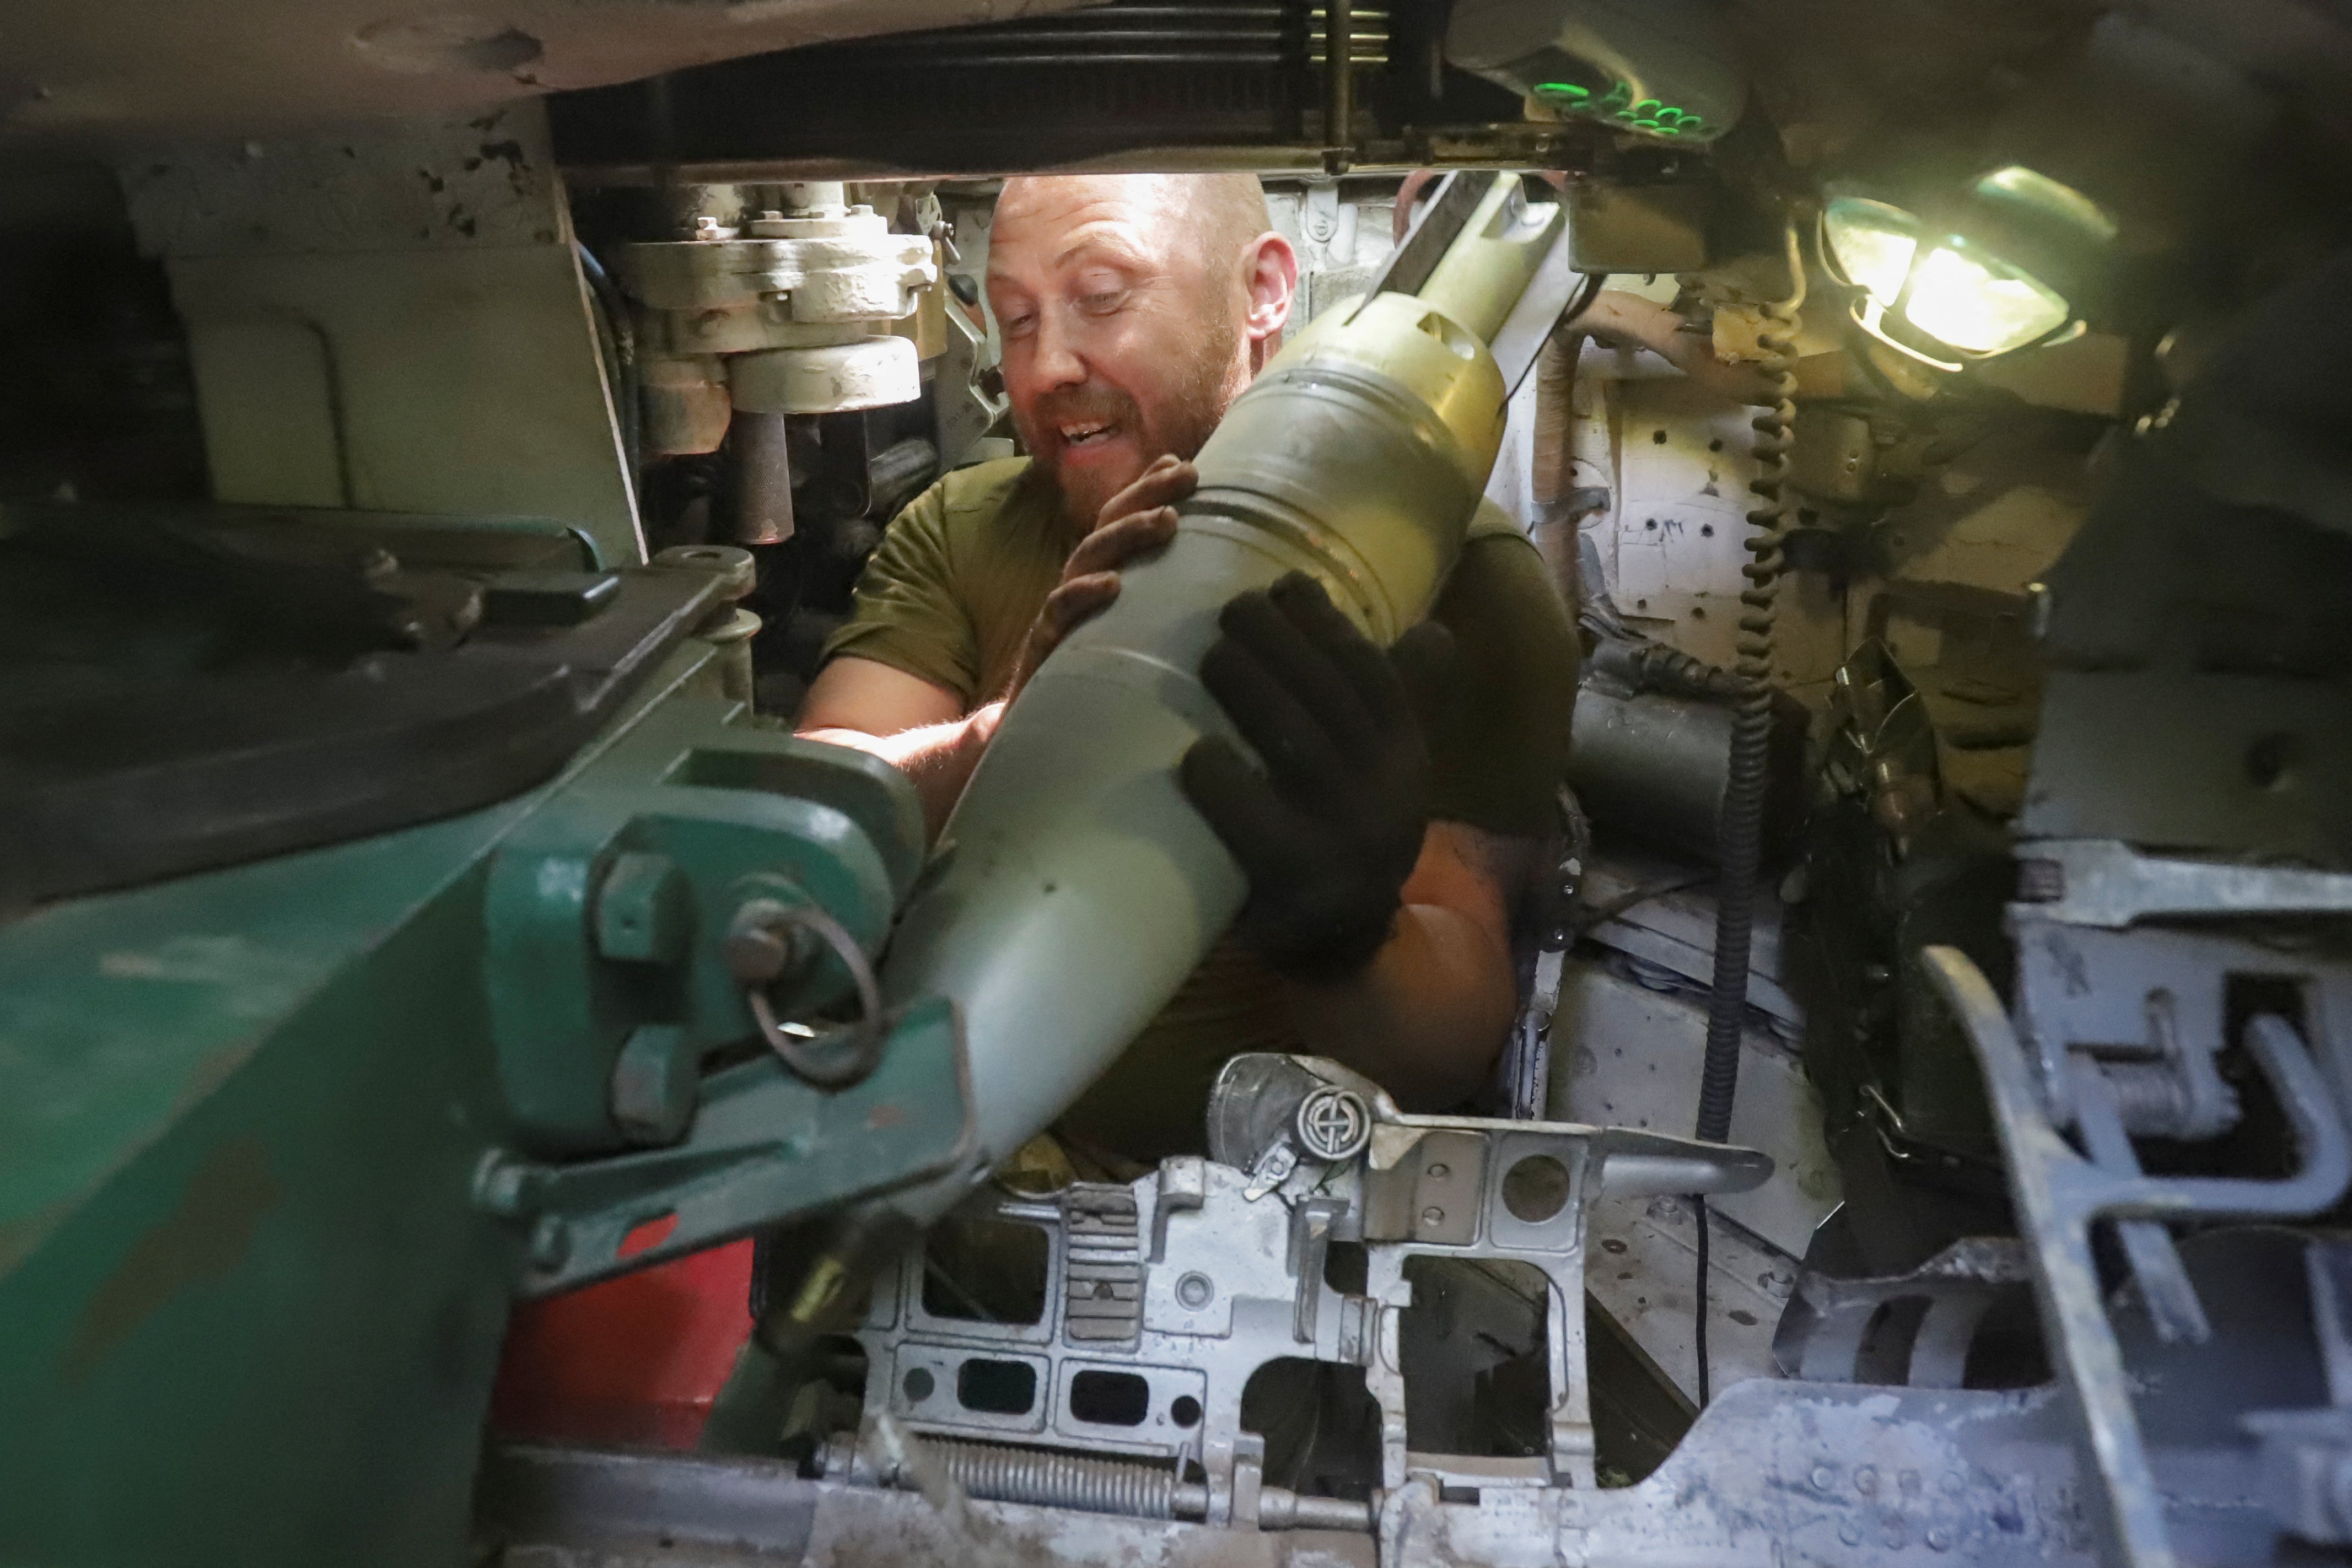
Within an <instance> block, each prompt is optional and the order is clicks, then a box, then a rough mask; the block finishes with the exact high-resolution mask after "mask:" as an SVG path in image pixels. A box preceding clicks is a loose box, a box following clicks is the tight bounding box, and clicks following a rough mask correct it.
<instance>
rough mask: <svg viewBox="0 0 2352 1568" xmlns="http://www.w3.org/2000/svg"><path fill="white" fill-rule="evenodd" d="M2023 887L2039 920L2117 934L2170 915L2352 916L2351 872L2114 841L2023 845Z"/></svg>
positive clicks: (2020, 867)
mask: <svg viewBox="0 0 2352 1568" xmlns="http://www.w3.org/2000/svg"><path fill="white" fill-rule="evenodd" d="M2018 889H2019V893H2020V895H2021V897H2020V902H2021V903H2022V904H2025V905H2026V906H2027V907H2028V908H2029V909H2030V910H2031V912H2032V915H2035V916H2036V917H2038V918H2040V919H2042V920H2051V921H2057V922H2059V923H2061V924H2063V925H2096V926H2103V927H2105V928H2106V929H2108V930H2112V931H2120V930H2122V929H2123V928H2124V927H2125V926H2127V925H2133V924H2134V923H2136V922H2137V921H2141V920H2148V919H2155V918H2159V917H2162V916H2167V915H2179V916H2191V915H2205V916H2211V915H2352V874H2347V873H2342V872H2326V871H2305V870H2302V869H2299V868H2296V867H2291V866H2263V865H2239V864H2232V863H2230V862H2221V861H2192V860H2177V859H2170V858H2165V857H2159V856H2156V855H2144V854H2141V853H2140V852H2138V851H2137V850H2135V849H2133V848H2132V847H2131V846H2130V845H2129V844H2126V843H2123V842H2121V841H2117V840H2115V839H2044V840H2042V841H2038V842H2034V843H2029V844H2024V845H2021V846H2020V848H2019V850H2018Z"/></svg>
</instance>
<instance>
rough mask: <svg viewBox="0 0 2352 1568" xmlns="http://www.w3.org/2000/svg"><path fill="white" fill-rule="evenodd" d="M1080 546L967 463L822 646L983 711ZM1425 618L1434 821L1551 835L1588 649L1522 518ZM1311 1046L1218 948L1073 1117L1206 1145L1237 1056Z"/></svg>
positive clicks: (1251, 972) (1032, 501)
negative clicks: (1448, 680) (1429, 630)
mask: <svg viewBox="0 0 2352 1568" xmlns="http://www.w3.org/2000/svg"><path fill="white" fill-rule="evenodd" d="M1075 544H1076V538H1075V537H1074V535H1073V534H1072V532H1071V530H1070V528H1068V526H1067V525H1066V523H1065V522H1064V521H1063V520H1062V517H1061V513H1060V508H1059V507H1058V506H1057V504H1056V498H1055V496H1054V494H1053V491H1052V489H1051V487H1050V486H1049V485H1048V484H1047V483H1046V482H1045V480H1044V479H1043V478H1042V476H1033V475H1032V474H1031V473H1030V471H1029V460H1028V459H1027V458H1025V457H1014V458H1006V459H1004V460H1003V461H1000V462H995V463H983V464H981V465H977V466H975V467H971V468H963V469H959V470H957V471H956V472H954V473H952V474H950V475H948V476H946V477H945V478H943V479H941V480H940V482H939V483H938V484H936V485H934V486H931V487H930V488H929V489H928V490H926V491H924V492H923V493H922V494H921V495H920V496H918V497H915V499H914V500H912V501H910V502H908V505H907V507H906V509H905V510H904V511H902V512H900V513H899V514H898V517H896V518H895V519H894V520H893V521H892V522H891V524H890V527H889V529H888V531H887V533H885V534H884V535H883V538H882V543H881V545H880V547H879V548H878V549H876V550H875V552H874V556H873V559H870V560H869V561H867V562H866V571H865V575H864V576H862V577H861V578H859V579H858V583H857V595H856V607H855V609H854V611H853V612H852V613H851V616H850V619H849V622H848V624H846V625H845V626H843V627H842V628H841V629H840V630H839V631H838V632H835V633H834V634H833V636H832V637H831V638H830V639H829V640H828V641H827V642H826V643H825V648H824V655H825V657H826V658H828V659H830V658H832V657H834V656H835V655H836V654H843V653H846V654H850V655H853V656H855V657H856V658H860V659H872V660H874V661H875V662H876V663H877V664H887V665H890V666H891V667H892V668H894V669H898V670H904V671H905V672H906V673H907V674H910V675H915V676H919V677H920V678H921V679H923V680H926V681H929V682H930V683H931V684H932V685H938V686H943V687H945V688H946V689H947V690H949V691H950V692H953V693H954V694H955V695H956V696H957V697H958V699H960V700H961V702H962V703H963V705H964V706H965V708H966V710H967V711H969V710H970V709H971V708H974V707H977V706H980V705H981V704H982V703H983V702H986V701H989V700H990V699H992V697H993V696H995V695H997V694H998V693H1000V692H1002V691H1003V688H1004V686H1005V685H1006V683H1007V682H1008V681H1009V680H1010V679H1011V678H1012V674H1013V663H1014V661H1015V660H1016V659H1017V658H1018V657H1019V655H1020V652H1021V644H1022V641H1023V639H1024V637H1025V636H1026V635H1027V634H1028V631H1029V626H1030V623H1031V622H1033V621H1034V620H1035V619H1036V616H1037V612H1038V610H1039V609H1040V608H1041V607H1042V606H1043V605H1044V604H1045V596H1046V595H1047V594H1048V593H1050V592H1051V591H1053V589H1054V587H1055V584H1056V583H1058V582H1059V581H1060V580H1061V575H1062V562H1063V559H1064V558H1065V557H1066V555H1067V554H1068V552H1069V550H1070V549H1071V547H1072V546H1073V545H1075ZM1430 615H1431V619H1433V620H1435V621H1439V622H1444V624H1445V626H1446V627H1447V628H1448V629H1449V630H1450V631H1452V632H1453V633H1454V643H1455V645H1456V647H1457V648H1458V650H1459V652H1460V655H1461V658H1460V664H1459V667H1458V678H1457V681H1456V684H1455V688H1454V690H1455V696H1454V701H1453V702H1452V703H1451V704H1450V705H1449V710H1448V713H1447V714H1446V716H1445V717H1444V719H1443V720H1442V721H1441V722H1440V724H1439V726H1438V728H1437V733H1435V734H1434V735H1433V736H1432V737H1430V752H1431V762H1432V766H1433V780H1432V808H1433V814H1434V815H1436V816H1438V817H1441V818H1444V819H1446V820H1448V821H1458V822H1466V823H1468V824H1469V825H1471V826H1472V827H1475V828H1482V829H1485V830H1486V831H1488V832H1492V833H1498V834H1505V835H1509V836H1514V837H1528V838H1535V837H1541V836H1543V835H1545V834H1547V833H1549V831H1551V828H1552V825H1553V821H1554V805H1553V802H1554V800H1555V798H1556V795H1557V792H1558V790H1559V785H1560V781H1561V779H1563V778H1564V777H1565V775H1566V773H1567V769H1568V726H1569V717H1570V714H1571V713H1572V712H1573V711H1574V708H1575V705H1576V665H1577V654H1578V646H1577V641H1576V633H1575V630H1574V628H1573V627H1572V626H1571V625H1570V622H1569V619H1568V615H1567V612H1566V611H1565V610H1564V609H1563V607H1562V606H1561V604H1560V601H1559V595H1558V594H1557V593H1555V592H1554V591H1553V590H1552V587H1551V583H1550V581H1549V578H1548V577H1547V575H1546V571H1545V568H1544V564H1543V560H1542V558H1541V557H1539V556H1538V555H1537V553H1536V549H1535V547H1534V546H1533V545H1531V544H1530V543H1528V540H1527V539H1526V538H1524V537H1523V536H1521V535H1520V534H1519V532H1518V531H1517V529H1516V528H1511V527H1509V526H1508V525H1507V523H1505V524H1501V525H1500V526H1496V525H1494V524H1491V523H1488V522H1486V520H1485V519H1484V518H1483V517H1482V519H1481V522H1480V523H1478V524H1475V525H1474V526H1473V528H1472V529H1471V534H1470V538H1469V539H1468V540H1467V541H1466V542H1465V545H1464V546H1463V550H1462V555H1461V558H1460V559H1459V560H1458V561H1457V562H1456V563H1455V565H1454V571H1453V575H1452V576H1450V577H1449V578H1447V580H1446V582H1445V587H1444V591H1443V592H1441V593H1440V595H1439V596H1438V601H1437V604H1436V606H1435V608H1434V609H1433V610H1432V611H1431V612H1430ZM1300 1044H1301V1042H1300V1040H1299V1039H1298V1037H1297V1031H1296V1030H1295V1029H1294V1028H1293V1027H1292V1025H1291V1022H1290V1019H1289V1016H1288V1013H1287V1011H1286V1009H1285V1008H1284V1006H1283V1002H1282V998H1281V992H1280V988H1279V984H1278V982H1277V981H1276V977H1275V975H1274V974H1273V972H1272V971H1271V970H1269V969H1268V968H1266V967H1265V965H1263V964H1262V963H1260V962H1258V960H1257V959H1256V958H1255V957H1254V956H1252V955H1250V954H1248V953H1246V952H1244V951H1243V950H1242V949H1241V948H1239V947H1237V946H1234V945H1233V944H1232V943H1230V942H1225V943H1220V944H1218V946H1215V947H1214V948H1213V949H1211V951H1210V953H1209V955H1208V956H1207V957H1205V958H1203V959H1202V961H1201V966H1200V967H1199V968H1197V969H1195V970H1194V971H1193V972H1192V976H1191V977H1190V978H1188V979H1187V980H1186V981H1185V982H1184V984H1183V987H1182V988H1181V989H1179V990H1178V992H1177V993H1176V996H1175V997H1174V998H1173V999H1171V1001H1170V1002H1169V1004H1168V1005H1167V1007H1166V1008H1164V1009H1161V1011H1160V1016H1159V1017H1158V1018H1156V1019H1153V1020H1152V1021H1151V1022H1150V1024H1149V1025H1148V1026H1146V1028H1145V1029H1144V1031H1143V1033H1142V1034H1141V1035H1139V1037H1137V1039H1136V1040H1135V1041H1134V1043H1133V1044H1131V1045H1130V1046H1129V1048H1128V1050H1127V1052H1126V1054H1125V1055H1124V1056H1122V1057H1121V1058H1120V1059H1119V1060H1118V1062H1117V1063H1116V1064H1114V1065H1113V1066H1112V1068H1111V1070H1110V1071H1108V1073H1106V1074H1104V1076H1103V1078H1102V1079H1101V1081H1100V1082H1097V1083H1096V1084H1095V1086H1094V1087H1093V1088H1092V1089H1090V1090H1089V1091H1087V1094H1086V1095H1085V1097H1084V1098H1082V1099H1081V1100H1079V1102H1078V1103H1076V1105H1074V1106H1073V1107H1071V1109H1070V1111H1069V1113H1068V1114H1067V1115H1066V1116H1065V1117H1064V1119H1063V1123H1062V1125H1063V1127H1064V1129H1065V1130H1066V1131H1067V1132H1069V1133H1071V1134H1076V1137H1078V1138H1079V1139H1081V1140H1083V1141H1085V1142H1087V1143H1089V1144H1092V1145H1097V1146H1098V1147H1100V1148H1102V1149H1105V1150H1108V1151H1112V1152H1115V1153H1117V1154H1119V1155H1125V1156H1127V1157H1129V1158H1131V1159H1138V1160H1155V1159H1160V1158H1162V1157H1164V1156H1166V1155H1171V1154H1181V1153H1185V1152H1188V1151H1197V1150H1198V1149H1199V1148H1200V1147H1201V1144H1202V1115H1203V1113H1204V1111H1205V1109H1206V1106H1207V1103H1208V1093H1209V1086H1210V1084H1211V1083H1212V1082H1213V1081H1214V1080H1215V1078H1216V1075H1217V1071H1218V1069H1220V1068H1222V1067H1223V1065H1224V1063H1225V1061H1226V1060H1227V1059H1228V1058H1230V1057H1233V1056H1234V1055H1236V1054H1238V1053H1240V1052H1242V1051H1296V1050H1298V1049H1300Z"/></svg>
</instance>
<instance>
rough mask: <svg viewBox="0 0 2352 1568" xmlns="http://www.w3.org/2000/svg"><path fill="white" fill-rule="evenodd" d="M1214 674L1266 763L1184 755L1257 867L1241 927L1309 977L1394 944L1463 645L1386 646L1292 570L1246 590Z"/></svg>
mask: <svg viewBox="0 0 2352 1568" xmlns="http://www.w3.org/2000/svg"><path fill="white" fill-rule="evenodd" d="M1218 625H1219V627H1220V628H1221V630H1222V632H1223V635H1222V636H1221V637H1220V638H1219V639H1218V641H1217V642H1216V643H1214V644H1213V646H1212V647H1211V648H1210V650H1209V652H1208V653H1207V654H1206V655H1205V656H1204V657H1203V658H1202V662H1201V679H1202V683H1203V684H1204V685H1207V686H1208V688H1209V690H1210V691H1211V692H1212V693H1213V694H1214V695H1215V696H1216V698H1217V701H1218V702H1219V703H1220V704H1221V705H1223V707H1224V710H1225V712H1226V713H1227V715H1229V716H1231V717H1232V719H1233V721H1234V726H1235V727H1236V728H1238V729H1239V730H1240V731H1241V733H1242V737H1243V738H1244V740H1246V741H1248V742H1249V744H1250V746H1251V747H1252V748H1253V749H1255V751H1256V752H1257V754H1258V755H1259V757H1261V758H1264V759H1265V771H1264V772H1263V773H1260V772H1258V771H1257V770H1256V769H1255V768H1251V767H1250V766H1249V765H1248V763H1246V762H1244V760H1243V759H1242V756H1241V753H1240V752H1239V751H1238V750H1236V749H1235V748H1234V746H1233V745H1232V744H1231V743H1229V742H1227V741H1225V740H1224V739H1223V738H1222V737H1209V738H1207V739H1203V740H1201V741H1198V742H1196V743H1195V744H1194V745H1193V747H1192V749H1191V750H1190V751H1189V752H1187V753H1186V754H1185V757H1184V761H1183V766H1182V768H1181V773H1180V779H1181V783H1182V785H1183V788H1184V792H1185V794H1186V795H1187V796H1189V797H1190V798H1191V799H1192V804H1193V805H1194V806H1195V807H1196V808H1198V810H1200V812H1201V815H1202V816H1203V817H1204V818H1206V819H1207V820H1208V822H1209V825H1210V826H1211V827H1212V828H1213V829H1214V830H1215V831H1216V833H1217V836H1218V837H1219V838H1220V839H1223V841H1224V842H1225V847H1226V848H1227V849H1229V850H1231V851H1232V852H1233V854H1234V859H1235V860H1237V861H1239V862H1241V866H1242V870H1243V871H1244V872H1245V873H1247V874H1248V876H1249V883H1250V896H1249V903H1248V904H1246V905H1244V908H1243V910H1242V915H1241V918H1240V920H1239V921H1238V922H1236V923H1235V925H1234V936H1235V937H1236V938H1237V939H1238V940H1239V941H1240V942H1241V943H1242V944H1243V945H1244V946H1247V947H1250V948H1252V949H1254V950H1255V951H1256V952H1257V953H1259V954H1260V955H1261V956H1264V957H1265V959H1266V960H1267V962H1268V963H1270V964H1271V965H1272V966H1273V967H1274V968H1275V969H1276V971H1277V972H1279V973H1281V974H1282V975H1284V976H1286V977H1288V978H1291V979H1295V980H1301V981H1306V982H1309V983H1320V982H1328V981H1332V980H1337V979H1341V978H1344V977H1349V976H1351V975H1353V974H1355V973H1357V972H1358V971H1360V970H1361V969H1362V968H1363V967H1365V966H1366V965H1367V964H1369V963H1370V961H1371V958H1372V956H1373V955H1374V954H1376V953H1377V952H1379V951H1380V949H1381V946H1383V945H1384V944H1385V943H1386V942H1387V941H1388V939H1389V936H1390V933H1391V928H1392V927H1393V925H1394V924H1395V921H1396V916H1397V912H1398V910H1399V908H1400V907H1401V900H1400V897H1399V894H1400V893H1401V890H1402V888H1403V886H1404V884H1405V880H1406V878H1408V877H1409V876H1411V875H1412V872H1413V867H1414V864H1415V862H1417V861H1418V859H1419V858H1420V856H1421V853H1422V841H1423V835H1424V834H1425V832H1426V831H1427V829H1428V825H1429V773H1430V768H1429V747H1428V744H1427V742H1426V741H1425V740H1424V738H1423V730H1424V719H1423V716H1425V715H1428V714H1431V713H1433V712H1434V711H1435V708H1436V703H1437V699H1438V697H1439V694H1440V691H1441V689H1442V687H1443V685H1444V678H1445V675H1446V674H1447V672H1448V670H1449V669H1450V667H1451V665H1452V663H1453V653H1454V644H1453V638H1452V636H1451V635H1450V634H1449V633H1448V632H1446V630H1445V628H1444V627H1443V626H1440V625H1437V624H1435V623H1434V622H1430V623H1424V624H1423V625H1421V626H1417V627H1415V628H1413V629H1412V631H1411V632H1407V633H1406V634H1405V635H1404V636H1403V637H1402V638H1400V639H1399V640H1398V642H1397V644H1396V646H1395V648H1394V649H1393V650H1392V651H1391V652H1390V653H1381V650H1380V649H1378V648H1376V647H1374V646H1373V645H1372V643H1370V640H1369V639H1367V638H1366V637H1365V636H1364V635H1363V633H1362V632H1359V631H1357V630H1356V628H1355V627H1354V625H1352V624H1351V623H1350V622H1349V621H1348V619H1347V617H1345V616H1344V615H1342V614H1340V613H1339V611H1338V610H1337V609H1336V608H1335V607H1334V606H1333V605H1332V603H1331V601H1330V600H1329V599H1328V598H1327V597H1325V595H1324V592H1323V590H1322V589H1321V587H1320V586H1318V584H1317V583H1316V582H1315V581H1314V580H1312V579H1310V578H1307V577H1306V576H1304V575H1302V574H1300V573H1297V572H1293V573H1291V574H1290V575H1289V576H1287V577H1285V578H1284V579H1282V580H1280V581H1279V582H1276V584H1275V585H1274V587H1273V588H1272V589H1270V590H1267V591H1253V592H1249V593H1244V594H1241V595H1239V596H1238V597H1236V598H1235V599H1234V601H1233V602H1232V603H1230V604H1228V605H1226V606H1225V609H1224V612H1223V614H1222V615H1221V616H1220V617H1219V618H1218Z"/></svg>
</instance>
